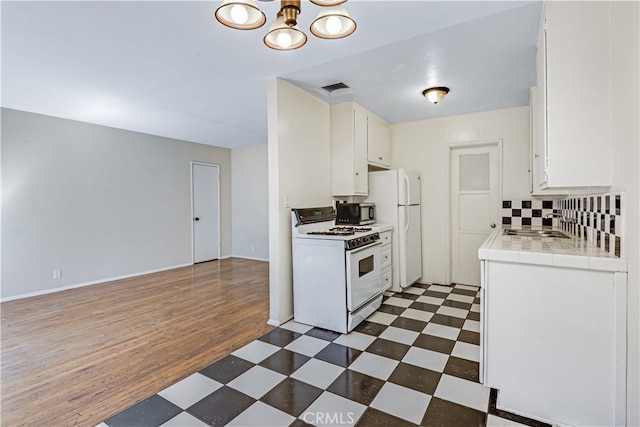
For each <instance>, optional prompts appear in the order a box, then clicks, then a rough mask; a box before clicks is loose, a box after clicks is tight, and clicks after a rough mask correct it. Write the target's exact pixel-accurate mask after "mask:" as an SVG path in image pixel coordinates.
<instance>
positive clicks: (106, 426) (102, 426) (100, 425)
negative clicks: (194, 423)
mask: <svg viewBox="0 0 640 427" xmlns="http://www.w3.org/2000/svg"><path fill="white" fill-rule="evenodd" d="M203 425H206V424H203ZM95 427H109V426H108V425H107V424H106V423H100V424H98V425H96V426H95Z"/></svg>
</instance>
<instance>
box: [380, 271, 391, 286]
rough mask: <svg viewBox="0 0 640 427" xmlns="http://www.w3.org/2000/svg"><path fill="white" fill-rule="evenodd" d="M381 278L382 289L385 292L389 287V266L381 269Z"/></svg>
mask: <svg viewBox="0 0 640 427" xmlns="http://www.w3.org/2000/svg"><path fill="white" fill-rule="evenodd" d="M381 277H382V289H384V290H387V289H389V288H390V287H391V265H389V267H387V268H383V269H382V272H381Z"/></svg>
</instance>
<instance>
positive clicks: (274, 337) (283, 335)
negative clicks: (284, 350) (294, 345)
mask: <svg viewBox="0 0 640 427" xmlns="http://www.w3.org/2000/svg"><path fill="white" fill-rule="evenodd" d="M301 335H302V334H299V333H297V332H293V331H289V330H287V329H282V328H276V329H274V330H273V331H271V332H268V333H266V334H265V335H263V336H261V337H260V338H258V339H259V340H260V341H264V342H267V343H269V344H273V345H277V346H278V347H285V346H287V345H289V344H290V343H291V341H293V340H295V339H296V338H298V337H300V336H301Z"/></svg>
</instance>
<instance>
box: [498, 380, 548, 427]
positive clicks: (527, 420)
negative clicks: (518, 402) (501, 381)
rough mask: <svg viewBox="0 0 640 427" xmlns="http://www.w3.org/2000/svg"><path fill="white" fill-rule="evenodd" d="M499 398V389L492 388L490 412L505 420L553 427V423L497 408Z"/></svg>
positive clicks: (532, 425)
mask: <svg viewBox="0 0 640 427" xmlns="http://www.w3.org/2000/svg"><path fill="white" fill-rule="evenodd" d="M497 400H498V390H496V389H495V388H492V389H491V391H490V392H489V413H490V414H492V415H495V416H498V417H500V418H504V419H505V420H510V421H513V422H516V423H519V424H523V425H526V426H531V427H552V426H551V424H547V423H545V422H542V421H538V420H532V419H531V418H527V417H523V416H520V415H516V414H512V413H511V412H506V411H503V410H501V409H497V408H496V403H497Z"/></svg>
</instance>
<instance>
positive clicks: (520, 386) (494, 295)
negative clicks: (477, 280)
mask: <svg viewBox="0 0 640 427" xmlns="http://www.w3.org/2000/svg"><path fill="white" fill-rule="evenodd" d="M626 283H627V274H626V273H621V272H615V271H597V270H593V269H592V270H589V269H577V268H564V267H555V266H548V265H535V264H521V263H515V262H505V261H493V260H486V259H485V260H482V297H483V300H482V310H481V311H482V316H481V330H482V332H481V333H482V336H481V339H482V343H483V346H482V351H481V352H482V355H481V363H482V372H481V378H482V380H483V383H484V384H485V385H487V386H489V387H492V388H496V389H498V401H497V407H498V409H503V410H506V411H509V412H512V413H516V414H520V415H524V416H527V417H530V418H534V419H537V420H541V421H545V422H548V423H551V424H554V425H556V424H557V425H572V426H613V425H625V400H626V398H625V377H626Z"/></svg>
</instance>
